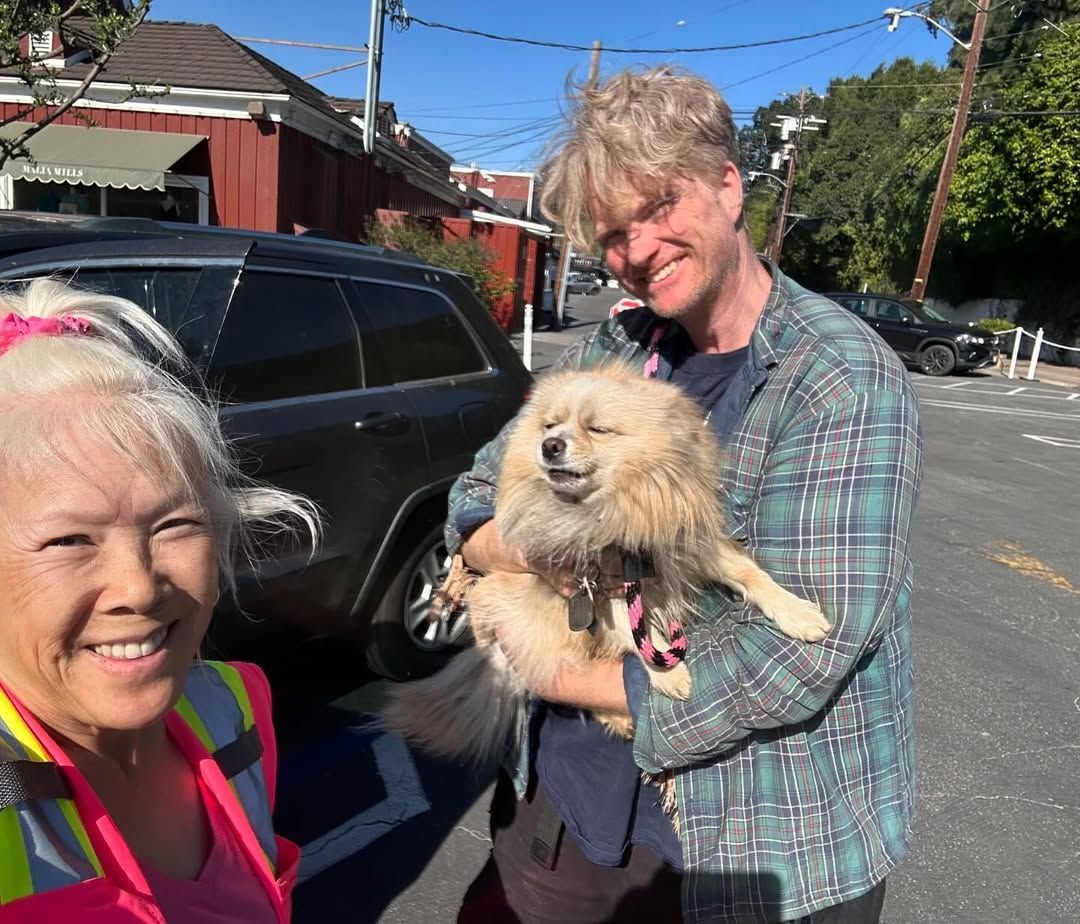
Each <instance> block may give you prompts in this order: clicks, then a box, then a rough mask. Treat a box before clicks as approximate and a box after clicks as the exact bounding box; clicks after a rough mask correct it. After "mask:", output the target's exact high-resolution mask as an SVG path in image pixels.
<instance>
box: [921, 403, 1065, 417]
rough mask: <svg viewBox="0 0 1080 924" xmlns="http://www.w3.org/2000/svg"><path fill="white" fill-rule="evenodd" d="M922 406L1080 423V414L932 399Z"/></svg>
mask: <svg viewBox="0 0 1080 924" xmlns="http://www.w3.org/2000/svg"><path fill="white" fill-rule="evenodd" d="M921 404H923V405H924V406H928V407H948V408H952V409H953V410H958V411H980V412H982V413H984V414H1009V415H1012V416H1014V417H1037V418H1039V419H1040V420H1070V421H1076V422H1080V414H1055V413H1054V412H1053V411H1036V410H1032V409H1031V408H1013V407H992V406H983V405H978V404H954V403H952V402H951V401H934V400H932V399H930V398H923V399H922V401H921Z"/></svg>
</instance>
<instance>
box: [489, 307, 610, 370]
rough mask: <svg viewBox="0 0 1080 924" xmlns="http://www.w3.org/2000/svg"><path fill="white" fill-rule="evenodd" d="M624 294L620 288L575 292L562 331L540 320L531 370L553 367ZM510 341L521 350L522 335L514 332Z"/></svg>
mask: <svg viewBox="0 0 1080 924" xmlns="http://www.w3.org/2000/svg"><path fill="white" fill-rule="evenodd" d="M624 296H625V293H624V292H623V291H622V290H621V289H601V291H600V294H599V295H572V296H570V304H569V305H567V307H566V311H565V314H564V317H563V328H562V330H558V331H556V330H552V329H551V328H550V327H549V326H548V324H547V322H546V320H537V321H535V322H534V323H535V324H536V325H537V326H535V327H534V328H533V343H532V371H533V373H534V374H540V373H543V372H545V371H546V370H547V369H550V368H551V366H552V364H554V362H555V360H557V359H558V358H559V356H560V355H562V352H563V350H565V349H566V348H567V347H568V346H570V345H571V344H573V343H576V342H577V341H578V340H580V339H581V338H582V337H584V336H585V335H586V334H589V333H591V332H592V331H593V330H594V329H595V328H597V327H598V326H599V325H600V324H601V323H602V322H603V321H606V320H607V316H608V311H609V309H610V308H611V306H612V305H614V304H615V302H617V301H618V300H619V299H620V298H623V297H624ZM510 343H511V344H512V345H513V347H514V349H515V350H517V352H518V355H519V356H520V355H521V352H522V335H521V334H511V335H510Z"/></svg>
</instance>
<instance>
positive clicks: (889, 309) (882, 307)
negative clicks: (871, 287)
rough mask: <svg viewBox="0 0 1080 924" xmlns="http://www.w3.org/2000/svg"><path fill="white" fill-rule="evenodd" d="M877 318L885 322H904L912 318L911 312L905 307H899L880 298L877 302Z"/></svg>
mask: <svg viewBox="0 0 1080 924" xmlns="http://www.w3.org/2000/svg"><path fill="white" fill-rule="evenodd" d="M875 316H876V317H878V318H881V320H883V321H903V320H904V319H905V318H910V317H911V312H910V311H908V310H907V309H906V308H905V307H904V306H903V305H898V304H897V303H896V302H889V301H886V300H885V299H883V298H879V299H878V300H877V308H876V311H875Z"/></svg>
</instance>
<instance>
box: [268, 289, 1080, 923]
mask: <svg viewBox="0 0 1080 924" xmlns="http://www.w3.org/2000/svg"><path fill="white" fill-rule="evenodd" d="M602 297H603V296H601V298H602ZM913 378H914V381H915V383H916V389H917V391H918V393H919V395H920V399H921V401H922V405H923V424H924V431H925V438H926V475H925V480H924V487H923V492H922V496H921V499H920V504H919V512H918V517H917V521H916V526H915V537H914V548H915V558H916V595H915V601H914V608H915V642H916V674H917V708H918V736H917V745H918V753H919V774H920V775H919V802H918V818H917V822H916V838H915V846H914V849H913V852H912V854H911V856H910V857H909V859H908V860H907V862H906V863H905V864H904V865H903V866H902V867H901V868H900V869H899V870H897V871H896V873H895V874H894V875H893V876H892V877H891V879H890V885H889V892H888V899H887V902H886V916H885V920H886V921H888V922H890V924H921V922H927V924H930V922H933V924H937V922H945V921H964V922H966V921H971V922H1002V924H1006V922H1009V924H1011V922H1040V924H1056V922H1072V921H1074V920H1076V917H1077V908H1078V907H1080V797H1078V796H1077V779H1078V778H1080V734H1078V731H1080V554H1078V553H1080V548H1078V546H1080V536H1078V533H1080V530H1078V529H1077V519H1078V516H1080V505H1078V504H1077V502H1076V497H1077V494H1078V491H1080V466H1078V465H1077V462H1080V392H1071V391H1069V390H1067V389H1062V388H1059V387H1055V386H1051V385H1038V384H1030V383H1028V384H1026V385H1023V384H1017V383H1010V382H1008V381H1006V380H1003V379H1001V378H1000V377H999V376H996V375H990V374H978V373H977V374H974V375H969V376H964V377H958V378H951V379H931V378H927V377H924V376H919V375H915V376H913ZM1018 389H1019V390H1018ZM297 662H300V663H299V664H298V663H297ZM273 676H274V678H275V688H276V691H277V698H278V713H279V724H280V732H279V733H280V735H281V743H282V773H281V784H280V786H281V792H280V796H279V810H278V823H279V827H280V828H281V830H282V833H284V834H286V835H287V836H290V837H292V838H293V839H295V840H297V841H298V842H300V843H301V844H303V845H305V861H304V867H303V870H304V873H303V874H304V876H305V881H304V883H303V884H302V885H301V886H300V887H299V889H298V891H297V894H296V912H295V919H296V921H298V922H300V924H304V922H314V921H327V920H333V921H338V920H342V921H344V920H347V921H355V922H369V921H370V922H376V921H378V922H395V924H396V922H401V924H404V922H410V924H411V922H429V921H430V922H442V921H453V920H454V919H455V915H456V909H457V906H458V902H459V901H460V899H461V896H462V894H463V893H464V891H465V888H466V887H467V885H468V883H469V882H470V881H471V879H472V877H473V876H474V875H475V873H476V871H477V870H478V869H479V867H480V866H481V865H482V863H483V862H484V859H485V858H486V853H487V834H486V820H487V819H486V790H487V788H488V786H489V783H490V778H491V777H490V772H485V771H470V770H463V769H461V768H457V767H452V766H448V765H445V764H440V763H437V762H434V761H431V760H428V759H426V758H425V757H423V755H419V754H411V753H410V752H409V751H408V749H407V748H406V747H405V746H404V745H403V744H402V743H401V742H400V741H397V740H394V739H391V738H388V737H387V736H384V735H381V734H380V733H379V732H378V731H377V730H375V729H373V728H372V727H371V726H370V724H369V719H370V714H371V712H372V711H373V710H374V709H375V708H377V704H378V701H379V697H380V696H381V693H382V689H383V686H382V684H380V683H377V682H372V680H371V678H370V677H367V676H366V675H365V674H364V672H363V671H362V669H361V668H359V667H358V666H357V662H356V659H355V657H354V656H352V655H350V654H348V653H347V652H343V651H341V650H340V649H338V648H335V647H334V646H326V647H325V648H324V649H323V650H322V651H321V653H320V651H319V649H311V650H309V651H305V652H299V653H296V654H295V655H294V656H293V657H292V658H291V659H290V662H289V663H288V665H287V667H285V668H283V669H282V670H280V671H275V672H274V675H273Z"/></svg>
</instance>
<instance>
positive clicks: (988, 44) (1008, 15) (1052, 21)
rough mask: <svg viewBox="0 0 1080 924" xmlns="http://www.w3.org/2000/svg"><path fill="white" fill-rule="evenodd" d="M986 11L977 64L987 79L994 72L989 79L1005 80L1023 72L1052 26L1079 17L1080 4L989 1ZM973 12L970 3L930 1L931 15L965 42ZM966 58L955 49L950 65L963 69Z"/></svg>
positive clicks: (1069, 1)
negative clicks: (980, 51)
mask: <svg viewBox="0 0 1080 924" xmlns="http://www.w3.org/2000/svg"><path fill="white" fill-rule="evenodd" d="M989 9H990V14H989V16H988V17H987V20H986V33H985V36H984V39H983V48H982V53H981V55H980V57H979V64H980V66H981V67H982V68H983V69H984V71H985V73H986V74H987V76H989V75H990V74H991V73H992V72H995V71H996V72H997V73H996V77H994V78H992V79H999V78H1000V79H1008V77H1011V76H1014V75H1015V74H1016V73H1019V72H1020V71H1022V70H1023V65H1024V63H1025V62H1026V61H1027V60H1030V56H1031V55H1032V54H1033V53H1034V52H1035V51H1036V50H1037V48H1038V46H1039V44H1040V42H1041V41H1042V40H1043V38H1044V37H1045V36H1046V35H1048V34H1049V33H1050V32H1051V31H1053V29H1054V26H1056V25H1059V24H1061V23H1064V22H1067V21H1068V20H1070V19H1075V18H1076V17H1077V16H1080V0H1014V2H1012V3H1001V2H1000V0H991V2H990V4H989ZM975 12H976V11H975V6H974V4H973V2H972V0H933V2H932V3H931V4H930V13H931V15H932V16H933V17H934V18H935V19H937V20H938V21H939V22H941V23H943V24H944V25H945V26H946V27H947V28H948V29H949V30H950V31H951V32H953V33H954V34H955V35H956V37H957V38H959V39H960V40H961V41H964V42H966V41H968V40H969V39H970V38H971V30H972V27H973V26H974V23H975ZM931 31H933V30H932V29H931ZM966 54H967V52H966V51H965V50H964V49H963V48H961V47H960V46H958V45H954V46H953V48H952V50H951V51H950V52H949V60H950V63H952V64H954V65H956V66H960V67H962V66H963V63H964V57H965V55H966Z"/></svg>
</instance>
